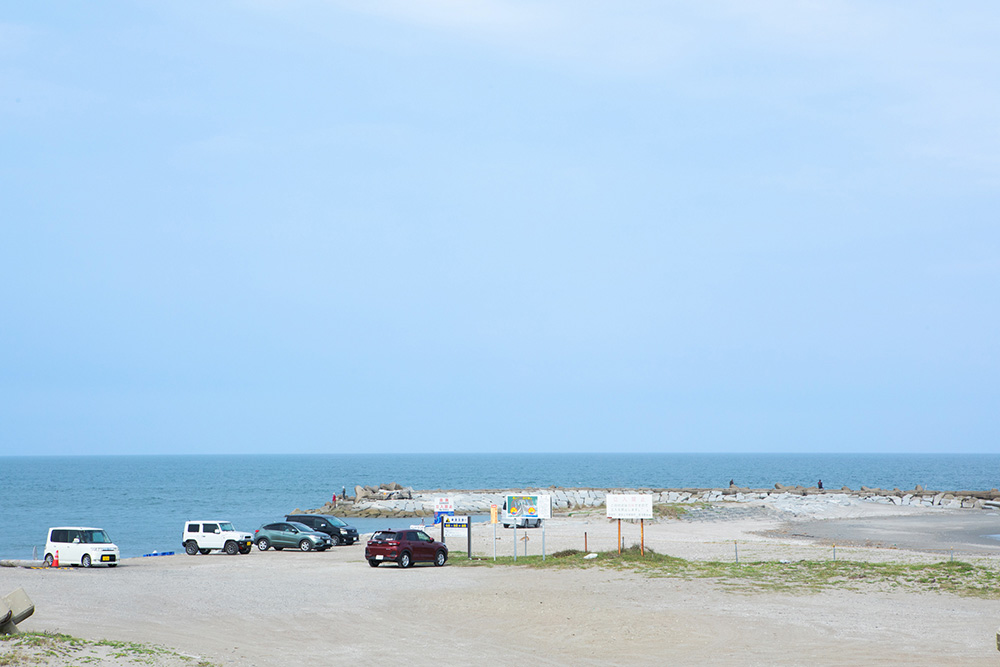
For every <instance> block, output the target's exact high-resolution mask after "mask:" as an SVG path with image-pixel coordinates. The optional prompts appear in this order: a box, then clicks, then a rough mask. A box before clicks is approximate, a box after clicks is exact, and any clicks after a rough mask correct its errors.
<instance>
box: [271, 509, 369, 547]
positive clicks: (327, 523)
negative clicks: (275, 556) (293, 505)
mask: <svg viewBox="0 0 1000 667" xmlns="http://www.w3.org/2000/svg"><path fill="white" fill-rule="evenodd" d="M285 521H298V522H299V523H304V524H305V525H307V526H309V527H310V528H312V529H313V530H315V531H317V532H320V533H326V534H327V535H329V536H330V538H331V539H332V540H333V545H334V546H340V545H341V544H354V543H355V542H357V541H358V529H357V528H355V527H354V526H349V525H347V524H346V523H344V522H343V521H341V520H340V519H338V518H337V517H335V516H331V515H329V514H289V515H288V516H286V517H285Z"/></svg>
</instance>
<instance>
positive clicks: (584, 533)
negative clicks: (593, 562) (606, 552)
mask: <svg viewBox="0 0 1000 667" xmlns="http://www.w3.org/2000/svg"><path fill="white" fill-rule="evenodd" d="M583 553H590V552H589V550H588V549H587V531H583Z"/></svg>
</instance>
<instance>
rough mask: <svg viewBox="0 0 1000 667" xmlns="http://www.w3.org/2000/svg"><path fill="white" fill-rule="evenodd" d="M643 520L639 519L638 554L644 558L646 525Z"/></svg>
mask: <svg viewBox="0 0 1000 667" xmlns="http://www.w3.org/2000/svg"><path fill="white" fill-rule="evenodd" d="M644 521H645V519H639V553H641V554H642V556H643V558H645V557H646V524H645V523H644Z"/></svg>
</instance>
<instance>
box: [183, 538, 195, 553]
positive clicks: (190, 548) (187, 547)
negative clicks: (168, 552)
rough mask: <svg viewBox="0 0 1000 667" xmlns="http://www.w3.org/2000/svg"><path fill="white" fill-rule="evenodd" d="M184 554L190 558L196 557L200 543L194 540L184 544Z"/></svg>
mask: <svg viewBox="0 0 1000 667" xmlns="http://www.w3.org/2000/svg"><path fill="white" fill-rule="evenodd" d="M184 552H185V553H187V555H188V556H196V555H197V554H198V543H197V542H195V541H194V540H188V541H187V542H185V543H184Z"/></svg>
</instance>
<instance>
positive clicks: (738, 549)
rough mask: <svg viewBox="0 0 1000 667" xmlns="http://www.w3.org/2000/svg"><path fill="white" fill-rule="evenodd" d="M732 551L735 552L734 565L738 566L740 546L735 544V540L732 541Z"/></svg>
mask: <svg viewBox="0 0 1000 667" xmlns="http://www.w3.org/2000/svg"><path fill="white" fill-rule="evenodd" d="M733 549H735V550H736V564H737V565H739V564H740V546H739V545H738V544H736V540H733Z"/></svg>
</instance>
